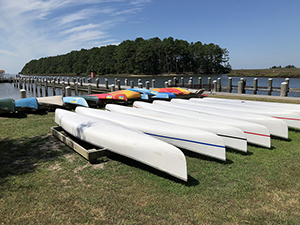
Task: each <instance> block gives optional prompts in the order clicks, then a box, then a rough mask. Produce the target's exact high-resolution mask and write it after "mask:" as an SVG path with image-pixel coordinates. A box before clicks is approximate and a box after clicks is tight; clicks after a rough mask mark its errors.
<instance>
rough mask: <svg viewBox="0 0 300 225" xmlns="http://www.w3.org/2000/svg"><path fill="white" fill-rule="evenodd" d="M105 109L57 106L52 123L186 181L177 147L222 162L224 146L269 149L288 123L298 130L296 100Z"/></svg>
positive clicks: (200, 101)
mask: <svg viewBox="0 0 300 225" xmlns="http://www.w3.org/2000/svg"><path fill="white" fill-rule="evenodd" d="M139 91H140V93H143V92H142V91H143V90H139ZM153 94H156V93H153ZM105 109H106V111H103V110H97V109H91V108H87V107H77V108H76V110H75V111H76V113H71V114H70V112H66V111H65V110H57V111H56V122H57V123H58V124H59V125H60V126H62V127H63V128H64V129H65V130H66V131H68V132H70V133H71V134H72V135H74V136H76V137H78V138H80V139H82V140H83V141H87V142H89V143H92V144H94V145H97V146H102V147H106V148H108V149H109V150H111V151H112V152H115V153H118V154H121V155H124V156H127V157H130V158H132V159H134V160H137V161H139V162H142V163H145V164H147V165H149V166H152V167H154V168H156V169H159V170H161V171H163V172H166V173H168V174H170V175H172V176H175V177H177V178H179V179H182V180H185V181H186V180H187V172H186V171H187V168H186V161H185V157H184V155H183V152H181V150H180V149H185V150H187V151H191V152H193V153H196V154H199V155H203V156H205V157H209V158H214V159H217V160H221V161H226V149H235V150H236V151H240V152H247V144H253V145H257V146H261V147H265V148H271V146H272V144H271V138H272V137H276V138H280V139H283V140H286V139H288V128H289V127H290V128H296V129H300V106H299V104H296V105H293V104H281V103H270V104H269V103H258V102H251V101H240V100H236V101H233V100H231V101H230V100H215V99H209V98H206V99H199V98H194V99H190V100H184V99H177V98H175V99H172V100H171V101H161V100H155V101H153V103H147V102H142V101H135V102H134V104H133V107H127V106H122V105H116V104H107V105H106V107H105ZM104 126H105V130H103V127H104ZM107 127H108V129H107ZM133 131H134V132H136V134H135V133H134V132H133ZM116 140H117V141H116ZM154 140H155V141H154ZM147 143H148V144H147ZM151 143H155V144H151ZM154 145H155V147H154ZM171 146H172V147H171ZM166 149H167V150H166ZM159 156H160V157H159ZM178 158H180V160H179V161H178ZM163 162H164V163H163ZM179 162H180V163H179ZM176 163H179V164H178V165H179V166H178V167H177V165H176ZM166 165H168V166H166ZM175 168H177V169H175Z"/></svg>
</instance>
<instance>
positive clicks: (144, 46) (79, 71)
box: [20, 37, 231, 75]
mask: <svg viewBox="0 0 300 225" xmlns="http://www.w3.org/2000/svg"><path fill="white" fill-rule="evenodd" d="M228 61H229V52H228V50H227V49H226V48H221V47H220V46H219V45H216V44H213V43H210V44H202V43H201V42H200V41H197V42H195V43H193V42H192V43H189V42H187V41H185V40H178V39H175V40H174V38H173V37H169V38H164V39H163V40H160V39H159V38H158V37H155V38H151V39H147V40H145V39H143V38H136V39H135V40H134V41H132V40H126V41H123V42H121V43H120V44H119V45H107V46H102V47H99V48H98V47H94V48H92V49H89V50H87V49H81V50H80V51H71V52H70V53H67V54H65V55H58V56H50V57H44V58H40V59H38V60H36V59H34V60H31V61H30V62H28V63H27V64H26V65H25V66H24V67H23V68H22V71H21V72H20V73H21V74H76V75H84V74H90V73H91V72H92V71H93V72H94V73H95V74H98V75H105V74H146V75H155V74H163V73H165V74H170V73H179V74H184V73H190V72H193V73H195V74H198V73H226V72H230V71H231V66H230V64H229V62H228Z"/></svg>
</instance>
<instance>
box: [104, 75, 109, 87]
mask: <svg viewBox="0 0 300 225" xmlns="http://www.w3.org/2000/svg"><path fill="white" fill-rule="evenodd" d="M105 89H109V88H108V79H107V78H105Z"/></svg>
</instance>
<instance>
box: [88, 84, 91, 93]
mask: <svg viewBox="0 0 300 225" xmlns="http://www.w3.org/2000/svg"><path fill="white" fill-rule="evenodd" d="M88 94H89V95H91V94H92V84H91V83H89V86H88Z"/></svg>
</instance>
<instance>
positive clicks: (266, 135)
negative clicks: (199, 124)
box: [153, 101, 271, 148]
mask: <svg viewBox="0 0 300 225" xmlns="http://www.w3.org/2000/svg"><path fill="white" fill-rule="evenodd" d="M153 104H154V105H156V104H159V105H167V106H169V107H175V108H179V109H183V110H186V113H185V114H184V115H185V116H186V117H192V118H199V117H200V118H201V119H202V120H208V121H215V122H218V123H221V124H224V125H230V126H234V127H237V128H239V129H241V130H242V131H244V133H245V134H246V137H247V142H248V143H251V144H255V145H259V146H263V147H266V148H270V147H271V138H270V132H269V130H268V129H267V128H266V127H265V126H262V125H259V124H256V123H251V122H247V121H243V120H236V119H232V118H226V117H222V116H219V115H214V114H209V113H203V112H201V111H200V110H197V109H196V108H195V107H192V106H191V105H188V104H179V103H172V102H166V101H154V102H153ZM174 111H175V110H174Z"/></svg>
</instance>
